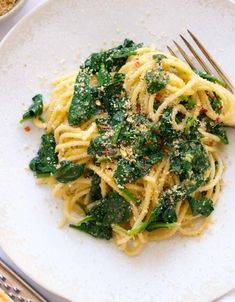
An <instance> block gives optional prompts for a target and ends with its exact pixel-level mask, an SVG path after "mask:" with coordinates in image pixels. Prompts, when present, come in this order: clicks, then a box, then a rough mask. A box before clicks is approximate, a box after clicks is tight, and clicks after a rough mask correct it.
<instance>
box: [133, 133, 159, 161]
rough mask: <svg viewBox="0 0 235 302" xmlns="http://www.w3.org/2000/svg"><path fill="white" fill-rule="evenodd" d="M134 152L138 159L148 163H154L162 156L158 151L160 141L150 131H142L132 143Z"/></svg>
mask: <svg viewBox="0 0 235 302" xmlns="http://www.w3.org/2000/svg"><path fill="white" fill-rule="evenodd" d="M134 151H135V154H136V155H137V156H138V159H139V160H142V161H143V160H145V162H146V163H148V164H152V165H154V164H156V163H157V162H158V161H159V160H161V159H162V158H163V153H162V152H161V151H160V142H159V139H158V138H157V136H156V135H155V134H154V133H153V132H152V131H148V132H142V133H141V134H140V135H139V136H138V138H137V140H136V143H135V145H134Z"/></svg>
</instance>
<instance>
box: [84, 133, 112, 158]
mask: <svg viewBox="0 0 235 302" xmlns="http://www.w3.org/2000/svg"><path fill="white" fill-rule="evenodd" d="M87 153H88V154H90V155H92V156H94V157H97V156H106V157H110V156H114V155H116V154H117V149H116V148H115V147H114V146H112V143H111V137H109V136H106V135H105V134H103V135H102V134H101V135H98V136H96V137H95V138H93V139H92V140H91V142H90V144H89V147H88V149H87Z"/></svg>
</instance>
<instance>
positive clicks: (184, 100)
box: [179, 95, 196, 110]
mask: <svg viewBox="0 0 235 302" xmlns="http://www.w3.org/2000/svg"><path fill="white" fill-rule="evenodd" d="M179 98H180V99H181V102H180V104H182V105H183V106H184V107H185V108H186V109H188V110H192V109H193V108H195V106H196V101H194V99H193V98H192V97H191V96H184V95H181V96H180V97H179Z"/></svg>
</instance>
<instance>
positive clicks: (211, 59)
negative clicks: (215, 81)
mask: <svg viewBox="0 0 235 302" xmlns="http://www.w3.org/2000/svg"><path fill="white" fill-rule="evenodd" d="M187 31H188V33H189V34H190V36H191V37H192V39H193V41H194V42H195V43H196V44H197V46H198V47H199V49H200V50H201V51H202V53H203V54H204V55H205V57H206V58H207V60H208V61H209V62H210V63H211V65H212V66H213V67H214V69H215V70H216V71H217V73H218V75H219V76H220V77H221V78H222V80H223V81H224V82H225V83H226V84H227V85H228V86H229V88H230V89H231V90H233V84H232V83H231V82H230V80H229V79H228V77H227V76H226V74H225V73H224V72H223V71H222V70H221V68H220V67H219V65H218V64H217V63H216V62H215V60H214V59H213V58H212V57H211V55H210V54H209V53H208V51H207V50H206V49H205V47H204V46H203V45H202V43H201V42H199V40H198V39H197V38H196V37H195V36H194V34H192V32H191V31H190V30H187Z"/></svg>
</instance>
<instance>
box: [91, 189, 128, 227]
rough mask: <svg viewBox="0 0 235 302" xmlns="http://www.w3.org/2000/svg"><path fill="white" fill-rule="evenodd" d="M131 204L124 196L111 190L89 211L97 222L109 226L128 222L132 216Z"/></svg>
mask: <svg viewBox="0 0 235 302" xmlns="http://www.w3.org/2000/svg"><path fill="white" fill-rule="evenodd" d="M130 212H131V206H130V203H129V202H127V201H126V200H125V199H124V198H123V197H122V196H120V195H119V194H117V193H115V192H109V193H108V194H107V195H106V196H105V198H103V199H102V200H101V201H100V202H99V203H98V204H97V205H95V206H94V207H93V208H92V209H91V210H90V212H89V215H90V216H91V217H93V218H94V219H95V221H96V222H99V223H101V224H102V225H106V226H109V225H111V224H120V223H124V222H127V220H128V219H129V218H130Z"/></svg>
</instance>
